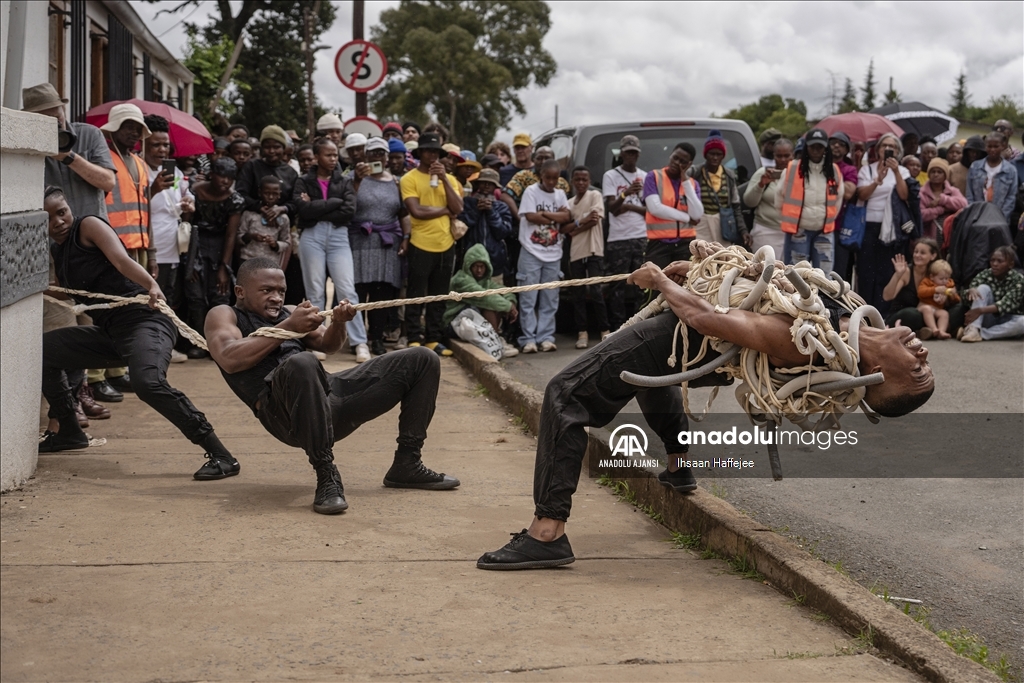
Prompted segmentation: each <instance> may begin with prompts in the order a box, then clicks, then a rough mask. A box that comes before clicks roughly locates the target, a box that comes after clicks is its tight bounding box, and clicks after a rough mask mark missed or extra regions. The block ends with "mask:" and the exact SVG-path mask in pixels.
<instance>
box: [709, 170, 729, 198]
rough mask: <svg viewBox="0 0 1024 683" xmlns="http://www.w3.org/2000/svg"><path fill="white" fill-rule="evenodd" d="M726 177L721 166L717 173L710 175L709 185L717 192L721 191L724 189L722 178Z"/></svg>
mask: <svg viewBox="0 0 1024 683" xmlns="http://www.w3.org/2000/svg"><path fill="white" fill-rule="evenodd" d="M724 177H725V175H724V174H723V171H722V166H721V165H719V166H718V172H717V173H708V183H709V184H710V185H711V189H712V190H714V191H715V192H718V191H720V190H721V189H722V178H724Z"/></svg>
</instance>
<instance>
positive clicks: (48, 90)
mask: <svg viewBox="0 0 1024 683" xmlns="http://www.w3.org/2000/svg"><path fill="white" fill-rule="evenodd" d="M21 101H22V107H21V110H22V111H27V112H31V113H36V112H41V111H46V110H47V109H53V108H55V107H60V106H62V105H65V104H67V103H68V101H67V99H61V97H60V95H58V94H57V89H56V88H54V87H53V86H52V85H51V84H49V83H40V84H39V85H33V86H32V87H31V88H22V90H21Z"/></svg>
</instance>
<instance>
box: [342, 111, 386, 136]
mask: <svg viewBox="0 0 1024 683" xmlns="http://www.w3.org/2000/svg"><path fill="white" fill-rule="evenodd" d="M350 133H362V134H363V135H365V136H366V137H368V138H373V137H377V138H379V137H380V136H381V135H383V134H384V126H382V125H380V121H378V120H377V119H373V118H370V117H369V116H354V117H352V118H350V119H349V120H348V121H346V122H345V134H346V135H348V134H350Z"/></svg>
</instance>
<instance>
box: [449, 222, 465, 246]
mask: <svg viewBox="0 0 1024 683" xmlns="http://www.w3.org/2000/svg"><path fill="white" fill-rule="evenodd" d="M451 231H452V239H454V240H455V241H458V240H460V239H462V237H463V236H464V235H465V234H466V233H467V232H468V231H469V226H468V225H466V224H465V223H463V222H462V221H460V220H459V219H458V218H453V219H452V225H451Z"/></svg>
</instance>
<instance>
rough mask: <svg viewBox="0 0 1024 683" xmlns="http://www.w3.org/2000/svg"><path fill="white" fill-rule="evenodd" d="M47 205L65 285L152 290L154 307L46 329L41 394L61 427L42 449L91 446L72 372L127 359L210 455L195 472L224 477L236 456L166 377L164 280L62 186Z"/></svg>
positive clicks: (171, 332) (159, 403) (168, 331)
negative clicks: (71, 201) (78, 207)
mask: <svg viewBox="0 0 1024 683" xmlns="http://www.w3.org/2000/svg"><path fill="white" fill-rule="evenodd" d="M43 208H45V209H46V213H47V214H48V215H49V235H50V240H51V247H50V253H51V255H52V256H53V263H54V268H55V270H56V273H57V280H58V282H59V283H60V286H61V287H66V288H68V289H73V290H79V291H87V292H95V293H97V294H111V295H114V296H123V297H133V296H136V295H139V294H143V293H147V294H148V295H149V306H150V307H149V308H147V307H145V306H120V307H116V308H109V309H100V310H93V311H91V312H90V315H91V316H92V319H93V322H94V324H93V325H82V326H79V327H62V328H60V329H57V330H52V331H50V332H47V333H46V334H44V335H43V396H45V397H46V400H47V401H48V402H49V404H50V411H49V416H50V417H51V418H54V419H56V420H57V423H58V424H59V428H58V431H56V432H47V433H46V435H45V436H44V438H43V440H42V441H40V442H39V452H40V453H56V452H58V451H68V450H75V449H79V448H88V446H89V438H88V437H87V436H86V435H85V433H84V432H83V431H82V429H81V427H79V426H78V419H77V418H76V417H75V408H74V405H73V403H72V401H71V396H72V391H71V387H69V386H68V381H67V372H68V371H70V370H80V369H83V368H110V367H119V366H122V365H125V364H126V363H127V365H128V369H129V376H130V377H131V383H132V390H133V391H134V392H135V394H136V395H137V396H138V397H139V398H140V399H142V401H144V402H145V403H148V404H149V405H150V406H151V407H152V408H153V410H155V411H157V412H158V413H160V414H161V415H163V416H164V417H165V418H167V420H168V421H170V422H171V423H172V424H173V425H174V426H175V427H177V428H178V429H179V430H181V433H182V434H184V435H185V437H186V438H188V440H189V441H191V442H192V443H194V444H197V445H199V446H201V447H202V448H203V449H204V450H205V451H206V457H207V458H208V461H207V463H206V464H205V465H203V467H201V468H200V469H199V471H197V472H196V473H195V474H194V475H193V476H194V477H195V478H196V479H221V478H223V477H229V476H232V475H234V474H238V469H239V467H238V461H237V460H235V459H234V457H232V455H231V453H230V452H229V451H228V449H227V448H226V447H225V446H224V444H222V443H221V441H220V439H218V438H217V435H216V434H215V433H214V431H213V427H212V426H211V425H210V423H209V422H208V421H207V419H206V416H205V415H203V414H202V413H201V412H199V410H198V409H197V408H196V407H195V406H194V405H192V402H191V401H189V400H188V397H187V396H185V394H183V393H182V392H180V391H178V390H177V389H175V388H174V387H172V386H171V385H170V384H168V383H167V366H168V365H169V364H170V362H171V349H173V348H174V341H175V339H176V338H177V332H176V331H175V329H174V324H173V323H172V322H171V319H170V318H169V317H167V316H166V315H164V314H163V313H161V312H159V311H157V310H153V309H156V308H157V307H158V306H159V305H160V304H159V302H161V301H165V297H164V293H163V291H161V289H160V285H158V284H157V282H156V280H155V279H153V276H152V275H150V274H149V273H148V272H147V271H146V269H145V268H143V267H142V266H141V265H139V264H138V263H136V262H135V261H134V260H133V259H132V258H131V257H130V256H129V254H128V250H127V249H126V248H125V246H124V244H122V243H121V241H120V240H119V239H118V237H117V234H116V233H115V232H114V231H113V230H112V229H111V228H110V224H109V223H107V222H106V221H105V220H104V219H102V218H99V217H98V216H79V217H77V218H76V217H75V216H74V215H72V213H71V208H70V207H69V206H68V203H67V200H66V199H65V198H64V191H63V190H61V189H60V188H59V187H48V188H47V189H46V192H45V195H44V199H43ZM75 298H76V299H77V300H78V301H80V302H81V303H83V304H97V303H106V302H104V301H98V300H95V299H90V298H89V297H85V296H79V295H75Z"/></svg>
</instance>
